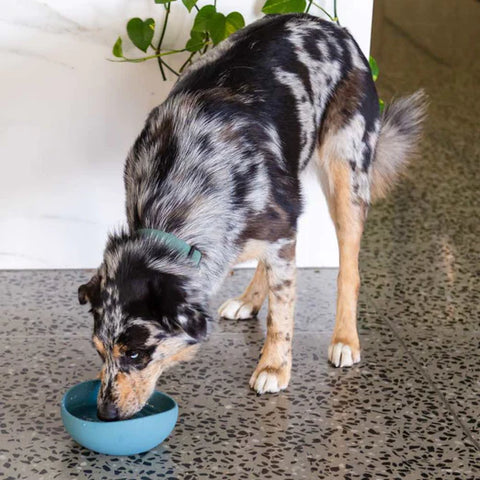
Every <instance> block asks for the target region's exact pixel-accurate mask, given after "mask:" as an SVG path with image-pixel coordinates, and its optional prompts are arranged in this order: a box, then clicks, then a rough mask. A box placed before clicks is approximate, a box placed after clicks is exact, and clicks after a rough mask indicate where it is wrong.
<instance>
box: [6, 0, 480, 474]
mask: <svg viewBox="0 0 480 480" xmlns="http://www.w3.org/2000/svg"><path fill="white" fill-rule="evenodd" d="M406 3H407V4H408V5H406ZM438 3H440V4H441V7H442V8H439V9H438V12H440V11H441V13H436V14H434V13H432V12H434V11H435V9H434V8H433V4H432V2H431V1H430V0H428V1H427V0H424V1H423V0H422V2H413V1H408V2H407V1H406V0H402V1H396V0H395V1H394V0H388V1H380V0H377V2H376V9H377V10H376V21H375V28H374V31H375V32H376V33H375V37H374V40H375V41H374V45H373V50H374V54H375V55H376V57H377V60H378V62H379V64H380V67H381V77H380V80H379V88H380V92H381V94H382V96H383V97H384V98H386V99H388V98H390V97H391V95H392V94H396V93H401V92H409V91H412V90H414V89H415V88H417V87H419V86H424V87H425V88H426V90H427V92H428V93H429V95H430V97H431V108H430V120H429V123H428V126H427V132H426V138H425V141H424V143H423V148H422V156H421V158H420V159H419V160H418V161H417V162H416V163H415V164H414V165H413V166H412V168H411V169H410V174H409V176H408V177H407V178H406V179H405V181H404V182H403V183H402V184H401V185H400V187H399V188H398V189H397V190H396V191H395V193H394V195H392V196H391V197H390V198H389V199H388V200H387V201H384V202H382V203H381V204H378V205H376V206H375V207H374V208H372V210H371V212H370V215H369V220H368V225H367V230H366V233H365V237H364V242H363V250H362V255H361V266H362V279H363V287H362V293H361V302H360V303H361V305H360V313H359V325H360V335H361V340H362V346H363V356H362V363H361V364H360V365H359V366H356V367H354V368H351V369H348V370H337V369H335V368H333V367H331V366H329V365H328V364H327V362H326V359H325V358H326V350H327V346H328V341H329V336H330V333H331V330H332V328H333V319H334V305H335V283H336V274H337V272H336V270H331V269H321V270H315V269H312V270H302V271H300V272H299V286H298V296H299V300H298V306H297V323H296V332H295V337H294V366H293V369H294V374H293V380H292V382H291V385H290V387H289V389H288V390H287V391H285V392H282V393H281V394H278V395H267V396H262V397H257V396H256V395H255V394H254V393H253V392H251V391H250V390H249V389H248V387H247V383H248V379H249V376H250V374H251V372H252V370H253V368H254V366H255V361H256V359H257V357H258V353H259V349H260V347H261V344H262V338H263V335H264V317H265V315H264V312H263V311H262V312H261V314H260V320H259V321H247V322H233V323H232V322H229V321H218V322H217V323H216V324H215V325H214V326H213V334H212V335H211V337H210V340H209V341H208V342H207V343H206V344H205V345H204V346H203V349H202V350H201V351H200V353H199V355H198V357H197V359H196V361H194V362H192V363H189V364H186V365H182V366H179V367H177V368H176V369H174V370H172V371H171V372H169V373H168V374H166V375H164V376H163V377H162V378H161V381H160V383H159V389H161V390H163V391H165V392H167V393H169V394H170V395H172V396H173V397H175V399H176V400H177V401H178V403H179V405H180V417H179V422H178V424H177V427H176V428H175V430H174V432H173V434H172V436H171V437H170V438H169V439H168V440H167V441H166V442H165V443H164V444H163V445H162V446H161V447H159V448H157V449H154V450H152V451H151V452H148V453H146V454H143V455H138V456H132V457H121V458H114V457H108V456H103V455H97V454H95V453H92V452H89V451H87V450H85V449H83V448H81V447H79V446H78V445H76V444H75V443H74V442H73V441H72V440H71V439H70V438H69V436H68V435H67V434H66V433H65V432H64V430H63V427H62V424H61V419H60V415H59V401H60V398H61V396H62V394H63V393H64V391H65V390H66V389H67V387H68V386H70V385H72V384H74V383H76V382H79V381H82V380H86V379H89V378H92V377H93V376H95V375H96V374H97V371H98V366H99V365H98V361H97V356H96V354H94V351H93V349H92V347H91V345H90V334H91V330H90V329H91V320H90V318H89V316H88V314H87V313H86V311H85V309H83V308H80V306H77V304H76V289H77V287H78V285H79V284H80V283H81V282H82V281H84V280H85V279H86V278H88V272H86V271H35V272H11V271H9V272H0V339H1V340H2V344H3V347H2V349H1V350H0V376H1V379H2V381H1V383H0V478H2V477H3V478H6V479H17V478H18V479H35V480H41V479H52V478H59V479H68V478H79V479H112V478H115V479H142V480H143V479H155V478H164V479H184V480H188V479H196V478H215V479H226V478H232V479H251V478H262V479H291V478H296V479H322V478H325V479H335V478H344V479H354V478H359V479H380V478H384V479H389V480H390V479H397V478H398V479H412V480H417V479H421V478H425V479H442V480H443V479H476V478H480V315H479V313H480V312H479V305H480V288H479V277H480V262H479V258H480V244H479V242H478V239H479V238H480V224H479V219H478V212H479V206H480V205H479V198H480V197H479V192H480V176H479V165H480V163H479V162H480V141H479V140H480V138H479V137H480V132H479V128H478V112H479V111H480V96H479V95H478V93H479V87H478V85H480V62H478V58H480V51H479V50H480V41H478V40H479V38H478V34H477V37H476V41H474V39H473V38H472V37H471V36H469V35H467V34H466V33H465V32H468V31H469V30H468V28H470V27H471V25H472V24H473V25H479V24H480V4H478V2H473V1H472V2H467V1H464V2H458V3H459V4H462V5H463V8H462V13H461V14H458V15H456V14H455V12H454V11H453V5H454V3H455V4H456V2H446V1H440V2H438V0H435V6H436V5H438ZM401 4H402V5H401ZM430 4H431V5H430ZM427 6H428V7H429V8H427ZM407 7H408V8H407ZM449 8H450V12H447V13H446V12H445V9H447V10H448V9H449ZM407 11H408V16H409V17H408V18H406V20H405V19H404V16H406V15H407V13H405V12H407ZM409 19H414V21H413V23H412V22H410V23H409ZM453 21H455V22H457V23H461V22H465V24H464V25H460V26H459V27H458V30H459V32H460V33H459V34H458V35H456V36H455V38H456V43H455V42H453V40H452V39H451V38H450V37H451V36H452V35H453V34H451V33H450V34H449V33H448V32H449V31H450V30H452V28H450V27H451V24H450V23H449V22H453ZM469 22H472V23H469ZM469 26H470V27H469ZM415 32H417V34H416V33H415ZM418 32H422V37H421V38H420V37H416V36H415V35H418ZM462 32H463V34H461V33H462ZM424 38H425V39H426V40H425V42H423V40H424ZM449 39H450V40H452V41H450V40H449ZM442 42H444V43H445V45H446V46H445V48H444V46H443V45H442ZM448 42H450V43H448ZM462 42H463V43H462ZM439 45H440V47H441V48H440V47H439V48H437V50H438V51H440V52H442V53H441V54H438V52H437V51H436V50H435V48H436V47H438V46H439ZM442 55H443V56H442ZM469 56H471V58H472V59H475V58H476V59H477V61H476V62H477V63H475V62H473V61H471V62H470V61H468V58H469ZM250 275H251V272H248V271H237V272H236V273H235V275H234V276H232V277H230V278H229V279H228V280H227V282H226V284H225V288H224V289H223V291H222V292H221V298H220V296H219V298H217V299H216V300H215V302H214V303H215V305H214V307H215V306H217V305H218V304H219V303H220V301H221V300H223V299H225V298H227V297H229V296H232V295H237V294H238V293H239V292H240V291H241V289H242V288H243V287H244V286H245V285H246V283H247V281H248V277H249V276H250Z"/></svg>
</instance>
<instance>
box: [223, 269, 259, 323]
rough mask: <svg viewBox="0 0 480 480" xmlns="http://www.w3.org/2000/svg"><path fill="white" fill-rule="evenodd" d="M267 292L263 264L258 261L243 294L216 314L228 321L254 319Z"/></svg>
mask: <svg viewBox="0 0 480 480" xmlns="http://www.w3.org/2000/svg"><path fill="white" fill-rule="evenodd" d="M267 291H268V285H267V275H266V269H265V263H264V262H263V261H262V260H259V262H258V266H257V269H256V270H255V274H254V276H253V278H252V280H251V282H250V284H249V285H248V287H247V288H246V289H245V292H243V294H242V295H240V296H239V297H237V298H231V299H230V300H227V301H226V302H225V303H224V304H223V305H222V306H221V307H220V308H219V309H218V313H219V315H220V316H221V317H223V318H227V319H229V320H243V319H247V318H252V317H255V316H256V315H257V313H258V311H259V310H260V309H261V308H262V305H263V302H264V301H265V297H266V296H267Z"/></svg>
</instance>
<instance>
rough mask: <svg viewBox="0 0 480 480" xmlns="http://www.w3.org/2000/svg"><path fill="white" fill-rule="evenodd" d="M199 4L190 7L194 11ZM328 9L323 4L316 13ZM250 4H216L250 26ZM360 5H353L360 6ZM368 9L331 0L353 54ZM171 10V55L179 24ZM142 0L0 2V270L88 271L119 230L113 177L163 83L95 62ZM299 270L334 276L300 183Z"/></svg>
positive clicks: (354, 1)
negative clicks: (351, 38) (325, 269)
mask: <svg viewBox="0 0 480 480" xmlns="http://www.w3.org/2000/svg"><path fill="white" fill-rule="evenodd" d="M201 3H202V2H200V4H201ZM320 3H322V5H325V4H326V3H327V5H326V7H327V8H330V7H329V5H328V3H329V0H328V1H327V2H320ZM262 4H263V2H262V1H261V0H254V1H250V0H242V1H239V0H236V1H235V0H218V6H219V9H222V7H224V8H225V11H227V10H228V11H230V10H232V9H236V10H239V11H241V12H242V13H243V14H244V15H245V17H246V19H247V21H252V20H253V19H255V18H256V17H258V16H259V15H260V13H259V12H260V7H261V5H262ZM360 4H361V5H360ZM372 4H373V0H362V2H359V1H358V0H340V2H339V15H340V17H341V19H342V23H343V24H344V25H347V26H349V28H350V29H351V30H352V31H353V33H354V34H355V36H356V37H357V39H358V41H359V42H360V44H361V46H362V48H363V49H364V51H365V52H368V50H369V41H370V25H371V13H372ZM183 10H184V9H183V6H182V5H181V4H180V2H177V5H175V8H174V9H173V14H172V27H174V28H172V29H171V30H170V34H169V36H168V37H167V41H168V44H169V45H171V46H175V45H179V44H181V41H182V39H183V37H184V35H185V32H188V31H189V25H190V23H191V19H190V18H188V17H186V16H185V15H184V12H183ZM161 11H162V10H161V7H160V6H158V5H155V4H154V3H153V0H137V1H132V0H101V1H98V0H68V1H65V0H42V1H40V0H38V1H36V0H3V1H2V8H1V9H0V65H1V69H2V72H1V77H0V159H1V162H2V163H1V166H2V168H1V175H0V268H72V267H73V268H78V267H94V266H97V265H98V264H99V262H100V259H101V253H102V250H103V246H104V242H105V236H106V233H107V231H108V230H109V229H111V228H113V227H115V226H116V225H120V224H121V223H122V222H123V221H124V208H123V203H124V193H123V185H122V169H123V162H124V158H125V156H126V153H127V151H128V149H129V147H130V145H131V143H132V142H133V140H134V138H135V136H136V135H137V133H138V132H139V130H140V128H141V126H142V124H143V121H144V119H145V116H146V114H147V113H148V111H149V110H150V109H151V108H152V107H154V106H155V105H157V104H158V103H160V102H161V101H162V99H163V98H165V96H166V95H167V93H168V90H169V88H170V87H171V85H172V82H167V83H163V82H162V81H161V78H160V75H159V71H158V67H157V65H156V63H155V62H147V63H143V64H137V65H132V64H117V63H111V62H108V61H106V59H107V58H109V57H111V53H110V52H111V46H112V44H113V42H114V40H115V39H116V37H117V36H118V34H119V33H123V32H124V28H125V23H126V20H127V19H128V18H130V17H132V16H140V17H143V18H146V17H147V16H153V17H154V18H158V17H159V12H161ZM306 191H307V209H306V210H307V211H306V214H305V215H304V216H303V217H302V220H301V222H300V239H299V247H298V252H299V265H302V266H335V265H337V248H336V241H335V236H334V232H333V228H332V225H331V222H330V220H329V218H328V214H327V210H326V206H325V202H324V200H323V198H322V196H321V194H320V190H319V188H318V186H317V185H316V183H315V182H314V181H313V180H309V181H307V182H306Z"/></svg>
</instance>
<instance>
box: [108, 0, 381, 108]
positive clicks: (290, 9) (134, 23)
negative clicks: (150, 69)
mask: <svg viewBox="0 0 480 480" xmlns="http://www.w3.org/2000/svg"><path fill="white" fill-rule="evenodd" d="M154 1H155V3H157V4H161V5H163V7H164V8H165V16H164V18H163V22H161V30H160V37H159V40H158V42H157V43H156V45H154V44H153V43H152V42H153V37H154V34H155V29H156V26H157V24H156V22H155V20H154V19H153V18H147V19H146V20H142V19H141V18H138V17H135V18H131V19H130V20H129V21H128V23H127V35H128V38H129V39H130V41H131V42H132V43H133V45H135V47H137V48H138V49H139V50H140V51H142V52H143V53H148V55H145V56H143V57H137V58H129V57H126V56H125V55H124V54H123V40H122V37H118V39H117V41H116V42H115V44H114V45H113V49H112V53H113V56H114V57H116V58H117V60H113V61H117V62H130V63H139V62H145V61H147V60H152V59H156V60H157V62H158V66H159V68H160V72H161V74H162V78H163V80H166V79H167V76H166V74H165V70H169V71H170V72H171V73H173V74H174V75H176V76H178V75H180V73H182V71H183V70H184V69H185V68H186V67H187V66H188V65H190V64H191V63H192V62H193V60H194V58H195V57H196V56H201V55H203V54H204V53H205V52H207V51H208V49H209V48H210V47H213V46H215V45H217V44H218V43H220V42H221V41H222V40H225V39H226V38H227V37H229V36H230V35H231V34H232V33H234V32H236V31H237V30H239V29H240V28H243V27H244V26H245V19H244V18H243V15H242V14H241V13H239V12H230V13H228V14H223V13H221V12H219V11H218V10H217V1H216V0H214V1H213V3H212V4H209V5H205V6H203V7H202V8H199V7H198V6H197V2H198V0H181V1H182V3H183V5H184V6H185V8H186V9H187V10H188V12H189V13H191V12H192V11H194V12H195V18H194V21H193V27H192V29H191V31H190V38H189V39H188V40H187V42H186V44H185V47H183V48H180V49H177V50H164V49H163V48H162V47H163V41H164V39H165V33H166V31H167V27H168V20H169V17H170V10H171V5H172V3H173V2H176V1H177V0H154ZM312 7H315V8H317V9H318V10H319V11H320V12H322V13H323V14H324V15H326V16H327V17H328V18H329V19H330V20H331V21H332V22H336V23H338V24H340V22H339V19H338V15H337V0H334V1H333V14H332V13H330V12H328V11H327V10H325V9H324V8H323V7H322V6H321V5H319V4H318V3H316V2H314V1H313V0H266V2H265V3H264V5H263V8H262V12H263V13H265V14H274V13H310V11H311V8H312ZM185 52H187V53H188V54H189V55H188V58H187V59H186V61H185V62H184V64H183V65H182V66H181V67H180V69H179V71H178V72H177V71H176V70H175V69H174V68H172V66H171V65H170V64H169V63H168V62H167V59H166V57H168V56H169V55H175V54H180V53H185ZM369 63H370V69H371V71H372V77H373V80H374V81H376V80H377V78H378V74H379V70H378V65H377V62H376V61H375V59H374V58H373V57H370V59H369ZM383 107H384V102H383V100H380V110H383Z"/></svg>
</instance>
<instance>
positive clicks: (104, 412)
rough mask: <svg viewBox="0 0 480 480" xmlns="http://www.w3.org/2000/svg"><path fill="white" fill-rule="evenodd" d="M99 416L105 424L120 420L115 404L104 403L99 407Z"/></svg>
mask: <svg viewBox="0 0 480 480" xmlns="http://www.w3.org/2000/svg"><path fill="white" fill-rule="evenodd" d="M97 416H98V418H99V419H100V420H102V421H104V422H113V421H114V420H118V408H117V407H116V406H115V405H114V404H113V403H104V404H102V405H99V406H98V407H97Z"/></svg>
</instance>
